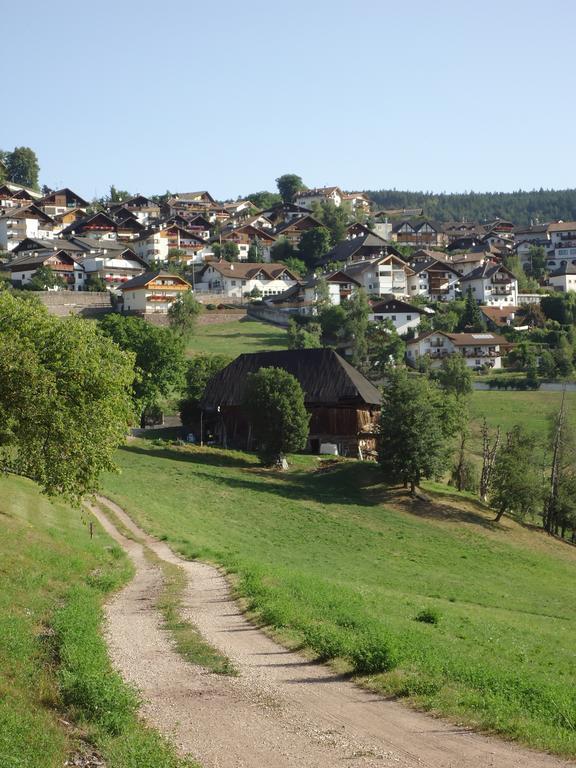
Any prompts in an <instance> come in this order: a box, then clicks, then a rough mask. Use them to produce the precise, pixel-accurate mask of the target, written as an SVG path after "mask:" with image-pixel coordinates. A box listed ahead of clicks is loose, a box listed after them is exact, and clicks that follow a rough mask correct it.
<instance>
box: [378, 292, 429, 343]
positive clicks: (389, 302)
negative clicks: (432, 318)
mask: <svg viewBox="0 0 576 768" xmlns="http://www.w3.org/2000/svg"><path fill="white" fill-rule="evenodd" d="M430 312H431V311H430ZM426 314H429V312H427V311H426V310H425V309H423V308H422V307H415V306H414V305H413V304H408V303H407V302H405V301H401V300H400V299H397V298H396V297H395V296H389V297H388V298H386V299H384V300H383V301H379V302H377V303H376V304H373V305H372V310H371V312H370V314H369V315H368V319H369V320H371V321H372V322H378V321H380V320H390V322H391V323H392V325H393V326H394V328H396V330H397V331H398V333H399V334H400V335H403V334H405V333H408V331H410V330H411V329H413V328H418V326H419V325H420V320H421V318H422V315H426ZM431 314H434V313H433V312H432V313H431Z"/></svg>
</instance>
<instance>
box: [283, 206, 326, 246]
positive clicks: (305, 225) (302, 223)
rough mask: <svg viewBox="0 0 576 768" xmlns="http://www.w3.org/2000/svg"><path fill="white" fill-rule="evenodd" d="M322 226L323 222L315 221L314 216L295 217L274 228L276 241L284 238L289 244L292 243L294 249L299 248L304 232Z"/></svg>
mask: <svg viewBox="0 0 576 768" xmlns="http://www.w3.org/2000/svg"><path fill="white" fill-rule="evenodd" d="M321 226H322V222H320V221H318V219H315V218H314V216H311V215H310V214H304V215H303V216H293V217H291V218H289V219H288V220H287V221H284V222H282V224H278V225H277V226H276V227H275V228H274V236H275V237H276V239H278V238H279V237H283V238H285V239H286V240H288V242H289V243H291V244H292V245H293V246H294V248H298V246H299V245H300V239H301V237H302V235H303V234H304V232H307V231H308V230H309V229H315V228H316V227H321Z"/></svg>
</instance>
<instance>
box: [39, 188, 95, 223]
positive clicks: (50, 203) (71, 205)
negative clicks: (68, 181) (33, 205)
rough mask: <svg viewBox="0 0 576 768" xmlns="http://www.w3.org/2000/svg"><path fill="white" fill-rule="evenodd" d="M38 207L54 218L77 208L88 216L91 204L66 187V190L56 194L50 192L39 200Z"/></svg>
mask: <svg viewBox="0 0 576 768" xmlns="http://www.w3.org/2000/svg"><path fill="white" fill-rule="evenodd" d="M37 205H38V206H39V207H40V208H42V210H43V211H44V213H47V214H48V216H52V217H54V216H58V215H60V214H62V213H66V211H69V210H72V209H75V208H79V209H80V210H81V211H83V212H84V215H86V209H87V208H88V206H89V205H90V203H89V202H88V201H87V200H84V198H83V197H80V195H77V194H76V193H75V192H72V190H71V189H68V187H65V188H64V189H58V190H56V192H49V193H48V194H47V195H45V196H44V197H43V198H42V199H41V200H38V202H37Z"/></svg>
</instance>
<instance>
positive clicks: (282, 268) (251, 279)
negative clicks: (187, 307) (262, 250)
mask: <svg viewBox="0 0 576 768" xmlns="http://www.w3.org/2000/svg"><path fill="white" fill-rule="evenodd" d="M297 282H298V280H297V278H296V276H295V275H294V274H293V273H292V272H291V271H290V270H289V269H288V268H287V267H286V265H285V264H260V263H257V262H229V261H224V260H223V259H222V260H220V261H214V262H209V263H207V264H206V266H205V267H203V269H202V270H200V273H199V275H198V277H197V279H196V290H197V291H206V292H208V293H215V294H217V295H220V296H224V297H227V298H237V299H240V298H242V297H245V296H248V295H249V294H251V293H252V292H253V291H256V292H259V294H260V295H261V296H262V297H266V296H278V295H280V294H281V293H284V291H286V289H287V288H290V287H291V286H293V285H295V284H296V283H297Z"/></svg>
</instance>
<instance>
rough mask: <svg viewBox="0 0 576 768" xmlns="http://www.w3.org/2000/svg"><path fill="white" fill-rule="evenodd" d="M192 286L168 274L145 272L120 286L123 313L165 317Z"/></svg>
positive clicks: (182, 279) (180, 278)
mask: <svg viewBox="0 0 576 768" xmlns="http://www.w3.org/2000/svg"><path fill="white" fill-rule="evenodd" d="M191 288H192V286H191V285H190V283H188V282H187V281H186V280H184V278H183V277H180V275H173V274H172V273H170V272H162V271H159V272H145V273H144V274H142V275H139V276H138V277H134V278H132V279H131V280H128V281H127V282H125V283H123V284H122V285H121V286H120V290H121V291H122V296H123V299H124V305H123V307H124V308H123V311H124V312H130V313H134V314H139V315H158V314H161V315H165V314H167V312H168V310H169V309H170V307H171V306H172V304H174V302H175V301H177V300H178V299H179V298H180V297H181V296H183V295H184V294H185V293H187V292H188V291H190V290H191Z"/></svg>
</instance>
